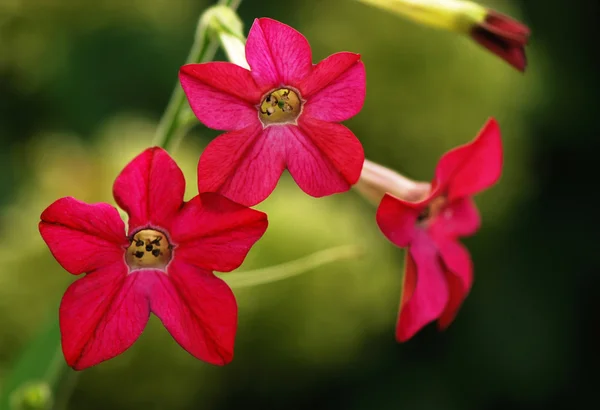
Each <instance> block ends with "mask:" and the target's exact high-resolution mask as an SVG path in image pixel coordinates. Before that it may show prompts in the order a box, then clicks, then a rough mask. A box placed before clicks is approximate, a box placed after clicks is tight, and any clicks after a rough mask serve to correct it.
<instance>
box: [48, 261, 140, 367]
mask: <svg viewBox="0 0 600 410" xmlns="http://www.w3.org/2000/svg"><path fill="white" fill-rule="evenodd" d="M144 279H145V277H144V276H143V275H140V274H139V273H133V274H131V275H127V266H126V265H125V262H124V261H120V262H117V263H114V264H113V265H110V266H107V267H104V268H101V269H98V270H97V271H95V272H94V273H91V274H88V275H86V276H84V277H83V278H81V279H78V280H76V281H75V282H73V283H72V284H71V286H69V288H68V289H67V291H66V293H65V294H64V296H63V298H62V302H61V304H60V311H59V313H60V330H61V335H62V349H63V353H64V355H65V359H66V361H67V363H68V364H69V366H71V367H73V368H74V369H75V370H82V369H85V368H87V367H90V366H94V365H96V364H98V363H100V362H103V361H105V360H108V359H111V358H113V357H115V356H117V355H119V354H121V353H123V352H124V351H125V350H127V349H128V348H129V347H130V346H131V345H132V344H133V343H134V342H135V341H136V340H137V338H138V337H139V336H140V335H141V334H142V331H143V330H144V327H145V326H146V322H147V321H148V316H149V314H150V308H149V304H148V298H147V296H146V294H145V292H144V283H143V282H144Z"/></svg>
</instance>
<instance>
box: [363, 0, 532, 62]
mask: <svg viewBox="0 0 600 410" xmlns="http://www.w3.org/2000/svg"><path fill="white" fill-rule="evenodd" d="M359 1H362V2H363V3H366V4H371V5H374V6H377V7H380V8H382V9H384V10H388V11H391V12H394V13H397V14H400V15H402V16H404V17H408V18H409V19H411V20H414V21H416V22H418V23H421V24H426V25H429V26H433V27H437V28H441V29H445V30H449V31H454V32H457V33H460V34H466V35H468V36H470V37H471V38H472V39H474V40H475V41H476V42H477V43H479V44H481V45H482V46H484V47H485V48H487V49H488V50H490V51H491V52H493V53H494V54H496V55H497V56H498V57H500V58H502V59H504V60H505V61H506V62H507V63H509V64H510V65H512V66H513V67H515V68H516V69H517V70H519V71H525V67H526V66H527V57H526V55H525V45H527V42H528V39H529V34H530V30H529V28H528V27H527V26H525V25H524V24H522V23H520V22H518V21H517V20H515V19H513V18H511V17H509V16H507V15H505V14H501V13H499V12H497V11H495V10H492V9H488V8H486V7H484V6H482V5H480V4H477V3H474V2H471V1H463V0H359Z"/></svg>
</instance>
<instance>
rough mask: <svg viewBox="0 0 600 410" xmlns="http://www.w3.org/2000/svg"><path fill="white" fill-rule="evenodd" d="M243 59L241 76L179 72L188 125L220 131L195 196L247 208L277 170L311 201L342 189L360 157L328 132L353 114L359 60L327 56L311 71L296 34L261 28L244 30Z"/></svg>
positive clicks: (336, 132)
mask: <svg viewBox="0 0 600 410" xmlns="http://www.w3.org/2000/svg"><path fill="white" fill-rule="evenodd" d="M246 58H247V60H248V64H249V66H250V68H251V71H248V70H246V69H245V68H242V67H239V66H237V65H235V64H232V63H226V62H212V63H204V64H189V65H185V66H183V67H182V68H181V71H180V75H179V78H180V80H181V85H182V87H183V90H184V91H185V94H186V95H187V98H188V100H189V103H190V106H191V107H192V110H193V111H194V113H195V114H196V116H197V117H198V119H199V120H200V121H201V122H202V123H204V124H205V125H206V126H208V127H210V128H214V129H218V130H226V131H229V132H227V133H225V134H223V135H221V136H219V137H217V138H216V139H215V140H214V141H212V142H211V143H210V144H209V145H208V146H207V147H206V150H205V151H204V153H203V154H202V156H201V157H200V161H199V164H198V174H199V175H200V176H201V177H199V178H198V189H199V191H200V192H220V193H222V194H223V195H225V196H227V197H228V198H230V199H232V200H234V201H236V202H239V203H242V204H244V205H248V206H252V205H255V204H257V203H259V202H261V201H263V200H264V199H265V198H267V197H268V196H269V194H270V193H271V192H272V191H273V190H274V189H275V186H276V185H277V181H278V180H279V177H280V176H281V174H282V173H283V171H284V170H285V169H286V168H287V169H288V170H289V172H290V174H291V175H292V177H293V178H294V180H295V181H296V183H297V184H298V185H299V186H300V188H301V189H302V190H303V191H304V192H306V193H307V194H309V195H312V196H314V197H322V196H326V195H331V194H334V193H338V192H344V191H347V190H348V189H350V187H351V186H352V185H353V184H354V183H356V181H357V180H358V178H359V176H360V171H361V167H362V163H363V160H364V152H363V149H362V146H361V144H360V142H359V141H358V139H357V138H356V137H355V136H354V134H353V133H352V132H351V131H350V130H349V129H348V128H346V127H345V126H343V125H341V124H338V122H340V121H345V120H347V119H349V118H351V117H353V116H354V115H356V114H357V113H358V112H359V111H360V110H361V108H362V106H363V102H364V99H365V86H366V85H365V68H364V65H363V63H362V62H361V61H360V55H358V54H353V53H345V52H344V53H337V54H333V55H331V56H329V57H328V58H326V59H325V60H323V61H321V62H320V63H319V64H317V65H313V64H312V55H311V49H310V46H309V44H308V41H307V40H306V38H305V37H304V36H303V35H302V34H300V33H299V32H297V31H296V30H294V29H293V28H291V27H289V26H287V25H285V24H282V23H280V22H278V21H275V20H271V19H267V18H262V19H257V20H255V21H254V24H253V25H252V28H251V29H250V33H249V34H248V41H247V43H246Z"/></svg>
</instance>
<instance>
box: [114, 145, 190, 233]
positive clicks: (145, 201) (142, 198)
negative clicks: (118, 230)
mask: <svg viewBox="0 0 600 410" xmlns="http://www.w3.org/2000/svg"><path fill="white" fill-rule="evenodd" d="M184 191H185V179H184V177H183V173H182V172H181V170H180V169H179V167H178V166H177V164H176V163H175V161H173V159H172V158H171V157H170V156H169V154H167V151H165V150H164V149H162V148H158V147H153V148H148V149H147V150H145V151H144V152H142V153H141V154H140V155H138V156H137V157H135V158H134V159H133V160H132V161H131V162H130V163H129V164H127V166H126V167H125V169H123V171H121V173H120V174H119V176H118V177H117V179H116V180H115V183H114V185H113V195H114V197H115V200H116V201H117V204H119V206H120V207H121V208H123V209H124V210H125V212H127V213H128V214H129V234H132V233H133V232H134V231H135V230H136V229H139V228H141V227H145V226H154V227H157V228H161V227H162V228H163V229H164V228H166V227H168V226H169V223H170V220H171V218H173V217H174V216H175V215H176V213H177V211H178V210H179V207H180V206H181V204H182V202H183V193H184Z"/></svg>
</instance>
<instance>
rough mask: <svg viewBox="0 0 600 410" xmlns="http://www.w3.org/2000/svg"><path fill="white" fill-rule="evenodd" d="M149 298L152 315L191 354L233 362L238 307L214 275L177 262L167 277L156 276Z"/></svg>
mask: <svg viewBox="0 0 600 410" xmlns="http://www.w3.org/2000/svg"><path fill="white" fill-rule="evenodd" d="M150 299H151V309H152V312H153V313H154V314H155V315H156V316H158V318H159V319H160V320H161V321H162V323H163V325H164V326H165V327H166V328H167V330H168V331H169V333H170V334H171V336H173V338H174V339H175V340H176V341H177V343H179V344H180V345H181V347H183V348H184V349H185V350H187V351H188V352H189V353H190V354H191V355H193V356H194V357H196V358H198V359H200V360H204V361H205V362H208V363H211V364H215V365H225V364H227V363H229V362H230V361H231V360H232V359H233V347H234V341H235V333H236V328H237V304H236V301H235V297H234V296H233V292H231V289H230V288H229V286H227V284H226V283H225V282H223V281H222V280H221V279H219V278H217V277H216V276H214V275H213V274H212V272H209V271H205V270H201V269H198V268H196V267H193V266H191V265H188V264H186V263H184V262H181V261H180V260H179V259H175V260H173V262H171V264H170V265H169V267H168V276H166V275H164V274H160V273H157V280H156V281H155V282H154V283H153V286H152V288H151V298H150Z"/></svg>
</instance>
